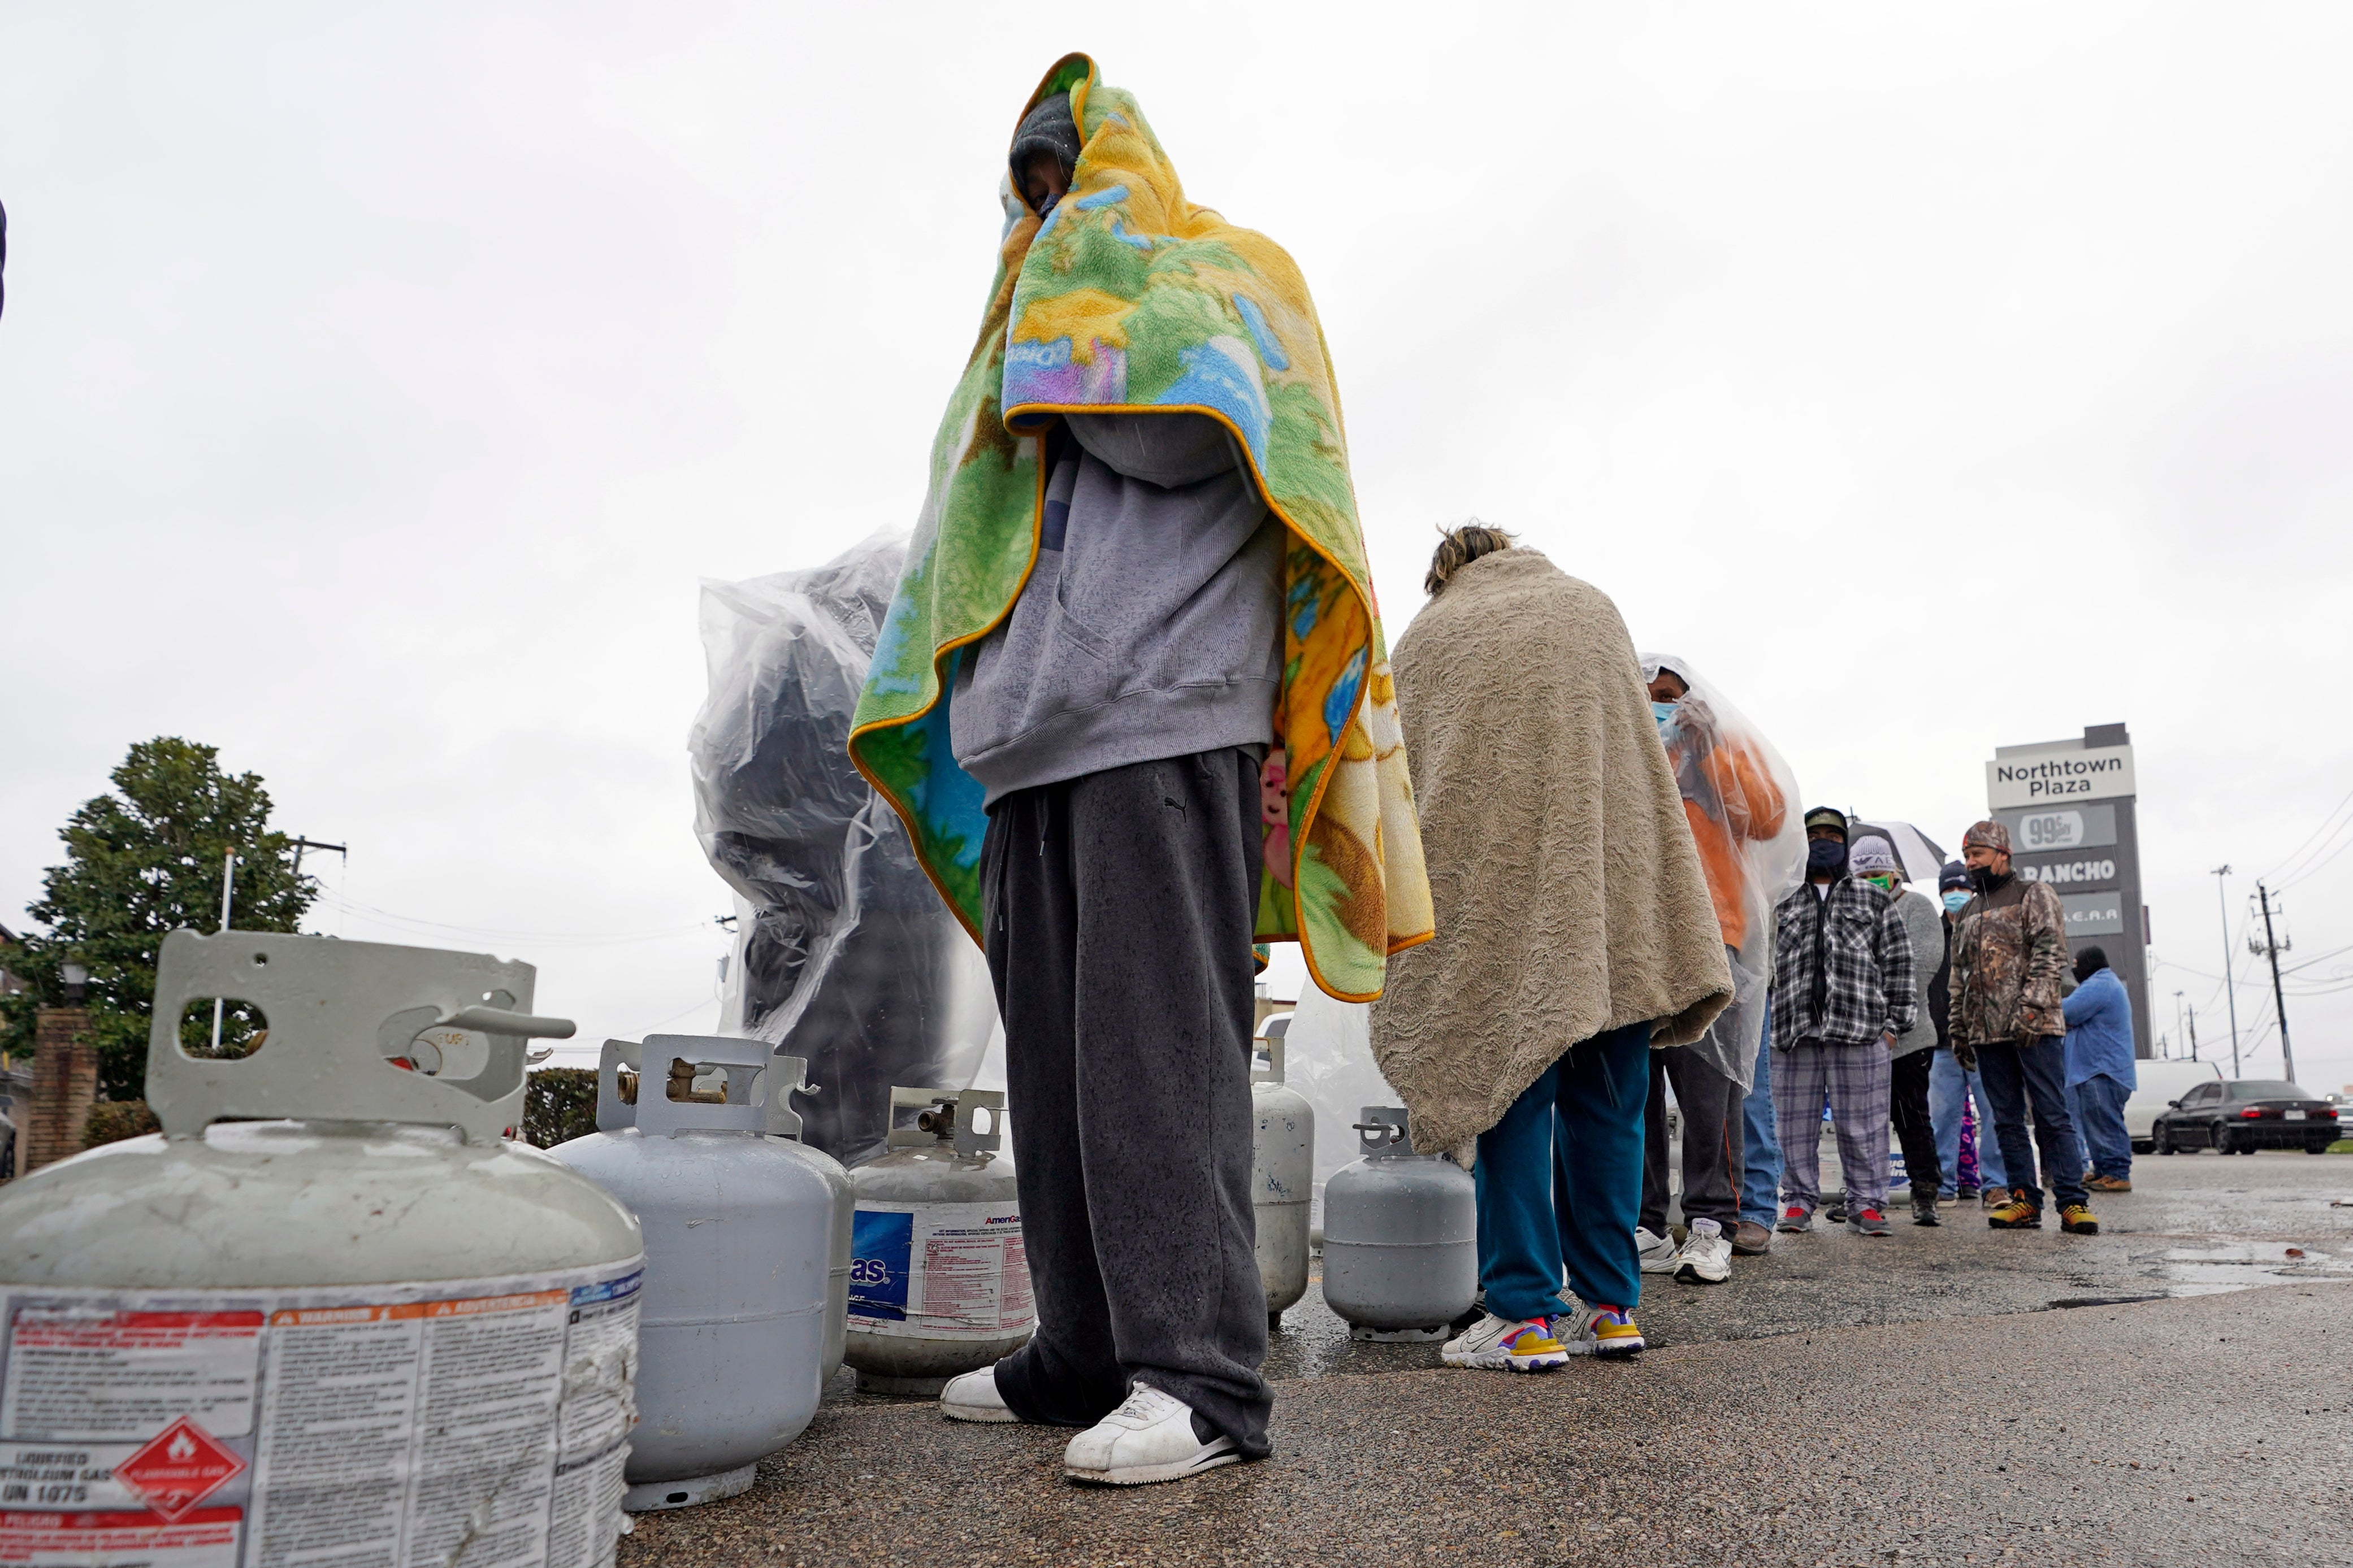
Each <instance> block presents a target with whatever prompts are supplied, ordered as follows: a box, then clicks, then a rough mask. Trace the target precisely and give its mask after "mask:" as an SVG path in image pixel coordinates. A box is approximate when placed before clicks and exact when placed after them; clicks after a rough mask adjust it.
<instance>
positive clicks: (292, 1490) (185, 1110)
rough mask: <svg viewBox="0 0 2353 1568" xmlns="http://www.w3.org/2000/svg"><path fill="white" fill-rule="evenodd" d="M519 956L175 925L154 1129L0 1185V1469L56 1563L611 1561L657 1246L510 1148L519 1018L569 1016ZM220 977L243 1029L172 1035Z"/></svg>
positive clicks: (156, 1069) (551, 1170)
mask: <svg viewBox="0 0 2353 1568" xmlns="http://www.w3.org/2000/svg"><path fill="white" fill-rule="evenodd" d="M532 984H533V970H532V967H531V965H529V964H527V963H507V962H504V961H502V960H500V959H496V958H491V957H489V956H486V955H483V954H478V953H466V952H433V951H430V950H427V949H423V948H413V947H393V946H386V945H383V944H379V943H375V942H339V941H335V940H332V939H330V938H325V937H305V936H290V935H284V934H280V933H276V932H259V931H224V932H221V933H220V934H218V935H216V936H198V935H196V934H195V932H193V931H174V932H172V933H171V934H170V935H169V936H167V937H165V938H164V943H163V953H162V961H161V964H160V966H159V968H158V970H157V972H156V976H155V1003H154V1023H153V1028H152V1030H151V1032H150V1034H149V1037H148V1047H147V1100H148V1103H149V1104H150V1105H152V1106H153V1108H154V1110H155V1114H156V1117H157V1119H158V1120H159V1121H162V1123H163V1128H164V1130H163V1131H162V1132H161V1133H159V1134H154V1135H151V1136H148V1137H144V1138H132V1139H128V1140H125V1141H124V1142H119V1143H109V1144H106V1145H104V1146H103V1147H100V1148H97V1149H92V1150H90V1151H88V1152H84V1153H81V1154H79V1155H76V1156H75V1157H74V1158H72V1159H70V1160H66V1161H62V1162H60V1163H57V1164H54V1165H50V1166H47V1167H46V1168H45V1169H43V1170H40V1171H38V1172H36V1173H34V1174H32V1175H29V1176H26V1177H24V1178H23V1179H21V1180H19V1181H16V1182H14V1183H12V1184H9V1185H8V1186H7V1187H6V1188H5V1190H0V1330H5V1334H6V1340H5V1343H6V1353H5V1360H0V1411H5V1413H6V1414H5V1416H0V1423H5V1424H0V1430H5V1434H6V1436H5V1439H0V1466H8V1467H14V1473H16V1474H18V1475H22V1474H24V1473H25V1471H24V1467H26V1465H28V1464H33V1465H46V1466H48V1467H52V1469H51V1472H50V1475H49V1478H48V1479H46V1480H45V1481H44V1483H43V1484H40V1485H37V1486H35V1487H33V1488H32V1489H31V1493H32V1495H30V1496H13V1497H11V1498H10V1500H8V1501H7V1502H6V1504H5V1507H6V1508H7V1509H8V1510H12V1511H11V1512H10V1514H9V1518H11V1519H12V1520H14V1521H16V1524H15V1525H14V1526H12V1528H14V1529H16V1530H17V1531H26V1530H28V1529H33V1528H37V1534H38V1538H39V1542H40V1544H39V1547H38V1551H39V1552H40V1553H41V1554H42V1555H41V1560H42V1561H45V1562H58V1563H124V1562H147V1563H199V1562H201V1563H206V1564H216V1565H218V1568H243V1565H253V1564H259V1563H263V1562H275V1561H278V1560H279V1557H280V1555H281V1554H284V1553H287V1552H293V1551H294V1550H296V1548H297V1546H298V1544H300V1545H304V1546H307V1545H311V1544H313V1543H316V1544H319V1545H321V1546H322V1547H323V1546H324V1545H325V1544H327V1543H331V1542H332V1543H333V1544H334V1545H335V1546H336V1547H337V1548H338V1549H339V1550H340V1551H342V1552H344V1553H346V1554H349V1555H351V1556H352V1558H353V1560H356V1559H357V1557H358V1556H359V1555H361V1554H364V1555H366V1556H367V1557H369V1558H370V1559H371V1560H377V1561H382V1562H386V1563H391V1562H395V1561H398V1562H406V1563H438V1562H446V1561H449V1560H451V1559H452V1558H459V1553H460V1552H463V1553H464V1555H463V1557H462V1558H459V1560H460V1561H467V1562H470V1561H472V1560H473V1557H474V1552H473V1551H471V1550H469V1547H470V1543H472V1544H473V1545H478V1546H480V1548H481V1550H482V1551H484V1552H494V1553H495V1560H496V1561H497V1562H498V1563H501V1564H516V1565H523V1564H529V1565H532V1568H542V1565H544V1568H597V1565H601V1564H609V1563H612V1562H613V1556H614V1550H613V1549H614V1541H615V1538H616V1536H617V1534H618V1532H619V1531H620V1527H621V1522H622V1521H621V1513H620V1502H621V1487H622V1481H621V1472H622V1468H623V1466H624V1464H625V1463H626V1460H627V1458H628V1446H629V1445H628V1434H629V1422H630V1415H631V1398H630V1392H631V1391H630V1380H631V1375H632V1371H633V1369H634V1368H635V1366H636V1364H637V1345H638V1299H637V1297H638V1283H639V1280H640V1278H641V1274H642V1267H643V1263H644V1258H643V1256H642V1252H641V1248H640V1246H639V1241H638V1222H637V1221H636V1220H635V1219H633V1218H631V1217H630V1215H629V1213H628V1210H627V1209H625V1208H623V1207H622V1206H621V1205H619V1204H617V1203H616V1202H614V1201H613V1199H612V1198H611V1197H610V1196H608V1195H607V1194H606V1193H604V1192H603V1191H602V1190H601V1189H599V1188H598V1187H597V1186H596V1184H594V1183H593V1182H590V1181H588V1180H587V1179H586V1177H584V1176H581V1175H579V1174H578V1173H575V1172H574V1171H571V1170H569V1169H567V1168H566V1167H565V1166H564V1165H562V1164H561V1163H557V1162H556V1161H554V1160H551V1159H549V1158H548V1157H547V1156H546V1155H545V1154H543V1153H542V1152H540V1151H538V1150H536V1149H533V1148H530V1147H528V1146H527V1145H524V1144H521V1143H512V1142H503V1141H502V1140H501V1132H502V1131H505V1130H508V1129H511V1128H512V1127H513V1126H514V1125H515V1124H516V1123H518V1122H520V1121H522V1103H523V1091H524V1071H525V1066H526V1059H527V1058H526V1047H525V1041H526V1039H528V1038H529V1037H532V1036H554V1037H558V1038H561V1037H565V1036H568V1035H570V1034H571V1033H572V1026H571V1024H570V1023H569V1022H567V1021H565V1020H564V1019H560V1018H540V1017H533V1016H531V1014H530V1007H531V1003H532ZM211 997H222V998H226V999H228V1000H232V1001H243V1002H247V1003H250V1004H253V1005H257V1006H258V1007H259V1009H260V1010H261V1011H262V1012H263V1014H264V1015H265V1016H266V1017H267V1019H268V1026H269V1034H268V1037H267V1038H266V1040H264V1041H263V1043H262V1044H261V1046H260V1047H259V1049H257V1050H255V1051H253V1052H252V1053H251V1054H250V1055H248V1056H246V1057H244V1058H196V1057H192V1056H189V1055H188V1054H187V1053H186V1052H185V1051H184V1050H183V1049H182V1048H181V1046H180V1040H179V1026H180V1019H181V1016H182V1012H183V1010H184V1009H185V1007H187V1006H188V1005H189V1004H190V1003H191V1002H192V1001H196V1000H200V999H206V998H211ZM428 1034H429V1035H431V1036H432V1037H433V1038H432V1040H431V1041H430V1042H428V1044H430V1045H432V1046H434V1047H438V1049H437V1050H427V1049H426V1048H424V1047H420V1046H419V1045H418V1041H419V1040H420V1039H421V1038H422V1037H425V1036H427V1035H428ZM396 1060H397V1061H398V1062H411V1061H416V1062H419V1063H423V1064H427V1065H425V1066H423V1067H422V1068H419V1067H410V1068H403V1067H401V1066H398V1065H396ZM460 1074H464V1075H465V1076H463V1077H462V1078H461V1077H459V1075H460ZM232 1118H237V1119H259V1120H230V1119H232ZM65 1447H70V1448H71V1450H72V1454H71V1457H70V1458H69V1459H67V1458H66V1457H65V1456H63V1455H61V1454H59V1452H58V1450H59V1449H61V1448H65ZM42 1454H46V1455H47V1458H46V1459H42V1458H36V1456H37V1455H42ZM28 1513H31V1514H36V1515H46V1517H45V1518H43V1519H41V1520H40V1521H39V1523H38V1525H37V1527H36V1526H34V1524H33V1521H30V1520H28V1519H27V1514H28ZM486 1542H495V1545H491V1544H486Z"/></svg>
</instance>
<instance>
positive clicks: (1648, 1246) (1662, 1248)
mask: <svg viewBox="0 0 2353 1568" xmlns="http://www.w3.org/2000/svg"><path fill="white" fill-rule="evenodd" d="M1634 1253H1635V1256H1636V1258H1638V1259H1639V1260H1640V1262H1641V1268H1642V1272H1643V1273H1645V1274H1672V1273H1673V1272H1674V1271H1675V1269H1676V1268H1677V1267H1678V1266H1679V1265H1680V1264H1681V1263H1682V1261H1683V1258H1682V1256H1681V1254H1680V1253H1679V1251H1678V1249H1677V1248H1676V1247H1675V1238H1674V1237H1672V1236H1652V1235H1651V1232H1650V1227H1649V1226H1640V1225H1638V1226H1635V1227H1634Z"/></svg>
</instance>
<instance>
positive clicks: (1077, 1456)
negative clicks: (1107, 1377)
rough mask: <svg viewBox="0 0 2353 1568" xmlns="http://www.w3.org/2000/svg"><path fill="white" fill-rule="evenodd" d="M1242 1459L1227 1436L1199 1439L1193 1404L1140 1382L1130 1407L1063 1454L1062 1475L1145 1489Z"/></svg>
mask: <svg viewBox="0 0 2353 1568" xmlns="http://www.w3.org/2000/svg"><path fill="white" fill-rule="evenodd" d="M1240 1458H1241V1455H1240V1453H1239V1452H1238V1451H1236V1449H1235V1447H1234V1440H1233V1439H1232V1438H1231V1437H1229V1436H1226V1435H1225V1434H1223V1433H1219V1434H1218V1435H1217V1436H1214V1437H1211V1438H1210V1439H1209V1440H1208V1442H1206V1443H1204V1442H1203V1441H1201V1439H1200V1438H1199V1437H1198V1436H1196V1435H1195V1434H1194V1431H1193V1407H1192V1406H1191V1405H1187V1404H1186V1403H1185V1402H1184V1401H1183V1400H1181V1399H1178V1398H1176V1397H1175V1396H1174V1395H1171V1394H1163V1393H1161V1392H1160V1391H1159V1390H1158V1389H1156V1388H1155V1387H1153V1386H1152V1385H1151V1384H1145V1383H1139V1384H1135V1385H1134V1387H1133V1388H1132V1389H1131V1390H1130V1391H1129V1393H1128V1395H1127V1403H1125V1404H1124V1405H1121V1406H1120V1407H1119V1408H1118V1409H1116V1410H1114V1411H1113V1412H1112V1413H1111V1414H1110V1415H1106V1416H1104V1417H1103V1419H1102V1420H1100V1421H1098V1422H1096V1423H1095V1424H1094V1425H1093V1426H1090V1427H1088V1428H1087V1429H1086V1430H1085V1431H1083V1432H1082V1433H1080V1434H1079V1435H1078V1436H1075V1437H1073V1438H1071V1446H1070V1447H1067V1448H1065V1449H1063V1450H1062V1473H1063V1474H1064V1475H1066V1476H1068V1477H1069V1478H1070V1479H1072V1480H1074V1481H1092V1482H1094V1483H1095V1484H1097V1485H1099V1486H1109V1487H1140V1486H1144V1485H1146V1484H1147V1483H1149V1482H1152V1481H1175V1480H1182V1479H1184V1478H1186V1477H1187V1476H1189V1475H1194V1474H1197V1473H1198V1472H1199V1471H1202V1470H1213V1469H1216V1468H1218V1467H1219V1465H1230V1464H1232V1463H1234V1462H1235V1461H1236V1460H1238V1459H1240Z"/></svg>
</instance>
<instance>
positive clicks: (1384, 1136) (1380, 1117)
mask: <svg viewBox="0 0 2353 1568" xmlns="http://www.w3.org/2000/svg"><path fill="white" fill-rule="evenodd" d="M1358 1114H1359V1115H1361V1116H1363V1117H1364V1120H1363V1121H1358V1122H1354V1123H1352V1124H1351V1126H1352V1128H1353V1130H1354V1131H1355V1132H1356V1142H1357V1151H1358V1152H1360V1153H1362V1154H1363V1155H1364V1156H1365V1157H1366V1158H1367V1159H1370V1158H1372V1157H1373V1156H1375V1155H1387V1154H1398V1153H1407V1154H1409V1153H1411V1152H1413V1142H1412V1135H1411V1133H1410V1132H1409V1131H1408V1130H1407V1125H1406V1122H1407V1118H1406V1110H1405V1107H1403V1106H1401V1105H1367V1106H1366V1107H1365V1108H1364V1110H1361V1111H1360V1112H1358Z"/></svg>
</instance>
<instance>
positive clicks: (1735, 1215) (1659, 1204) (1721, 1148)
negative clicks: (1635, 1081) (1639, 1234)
mask: <svg viewBox="0 0 2353 1568" xmlns="http://www.w3.org/2000/svg"><path fill="white" fill-rule="evenodd" d="M1730 1011H1731V1010H1730V1009H1729V1008H1727V1009H1725V1012H1726V1013H1727V1014H1729V1012H1730ZM1718 1022H1719V1023H1722V1022H1723V1020H1721V1019H1719V1020H1718ZM1736 1026H1737V1022H1736V1021H1735V1022H1734V1023H1731V1024H1725V1027H1726V1028H1733V1027H1736ZM1670 1081H1672V1083H1673V1084H1674V1086H1675V1104H1676V1105H1677V1106H1678V1107H1679V1108H1680V1109H1681V1110H1682V1111H1683V1220H1684V1222H1685V1223H1686V1224H1688V1223H1689V1222H1691V1221H1693V1220H1695V1219H1712V1220H1714V1221H1715V1223H1716V1224H1718V1225H1720V1226H1724V1228H1725V1231H1726V1232H1727V1233H1728V1232H1729V1231H1730V1230H1731V1229H1732V1227H1733V1226H1736V1225H1738V1224H1739V1223H1740V1178H1741V1173H1742V1170H1743V1168H1744V1167H1745V1166H1746V1163H1747V1151H1746V1149H1745V1148H1744V1147H1743V1144H1744V1142H1745V1141H1746V1140H1745V1137H1744V1133H1743V1128H1742V1123H1741V1119H1740V1118H1741V1104H1742V1102H1743V1101H1744V1100H1746V1095H1745V1094H1744V1093H1743V1092H1742V1090H1741V1088H1740V1086H1739V1085H1738V1084H1736V1083H1735V1082H1734V1081H1733V1080H1732V1079H1728V1078H1726V1077H1725V1076H1724V1075H1723V1074H1722V1073H1720V1072H1718V1071H1716V1070H1715V1068H1714V1067H1713V1066H1711V1065H1710V1064H1709V1063H1707V1062H1706V1061H1704V1060H1703V1059H1701V1058H1699V1057H1697V1056H1695V1055H1694V1054H1693V1053H1692V1052H1691V1051H1690V1050H1688V1049H1686V1048H1684V1047H1682V1046H1672V1047H1668V1048H1667V1049H1665V1050H1662V1051H1652V1052H1651V1103H1650V1109H1649V1110H1648V1111H1647V1112H1646V1113H1645V1115H1644V1117H1643V1123H1642V1224H1643V1225H1645V1226H1648V1227H1649V1228H1650V1231H1651V1235H1653V1236H1664V1235H1666V1234H1667V1161H1668V1158H1669V1157H1670V1154H1669V1150H1668V1148H1667V1085H1668V1083H1669V1082H1670Z"/></svg>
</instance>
